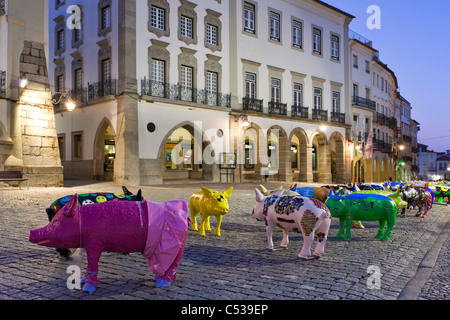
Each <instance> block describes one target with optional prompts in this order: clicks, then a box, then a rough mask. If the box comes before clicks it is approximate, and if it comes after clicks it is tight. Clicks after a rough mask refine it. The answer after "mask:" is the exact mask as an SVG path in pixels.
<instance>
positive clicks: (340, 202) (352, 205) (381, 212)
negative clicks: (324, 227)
mask: <svg viewBox="0 0 450 320" xmlns="http://www.w3.org/2000/svg"><path fill="white" fill-rule="evenodd" d="M325 204H326V206H327V207H328V208H329V209H330V212H331V215H332V216H333V217H336V218H339V231H338V234H337V235H336V238H342V237H343V238H344V239H345V240H350V239H351V226H352V221H354V220H361V221H379V224H380V228H379V231H378V233H377V234H376V236H375V238H377V239H381V240H382V241H387V240H389V238H390V237H391V234H392V229H393V228H394V226H395V221H396V218H397V205H396V204H395V202H394V200H392V199H390V198H388V197H386V196H384V195H378V194H363V193H351V194H348V195H345V196H341V195H335V196H332V197H330V198H328V200H327V201H326V203H325ZM386 223H387V230H386V231H384V229H385V227H386ZM344 228H345V229H344ZM344 230H345V235H344Z"/></svg>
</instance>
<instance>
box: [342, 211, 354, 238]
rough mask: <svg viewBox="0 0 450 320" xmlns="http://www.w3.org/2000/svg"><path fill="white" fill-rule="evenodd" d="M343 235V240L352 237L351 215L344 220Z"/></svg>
mask: <svg viewBox="0 0 450 320" xmlns="http://www.w3.org/2000/svg"><path fill="white" fill-rule="evenodd" d="M344 221H345V236H344V240H350V239H351V238H352V221H353V217H350V218H349V217H347V218H346V219H345V220H344Z"/></svg>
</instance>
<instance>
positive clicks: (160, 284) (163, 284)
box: [155, 278, 171, 288]
mask: <svg viewBox="0 0 450 320" xmlns="http://www.w3.org/2000/svg"><path fill="white" fill-rule="evenodd" d="M170 284H171V282H170V281H165V280H163V279H162V278H160V279H159V280H158V281H157V282H156V284H155V287H157V288H167V287H170Z"/></svg>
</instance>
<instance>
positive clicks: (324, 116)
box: [312, 109, 328, 121]
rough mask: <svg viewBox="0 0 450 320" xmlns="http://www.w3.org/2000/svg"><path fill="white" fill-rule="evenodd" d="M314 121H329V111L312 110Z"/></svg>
mask: <svg viewBox="0 0 450 320" xmlns="http://www.w3.org/2000/svg"><path fill="white" fill-rule="evenodd" d="M312 119H313V120H320V121H328V111H327V110H322V109H312Z"/></svg>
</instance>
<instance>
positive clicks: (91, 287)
mask: <svg viewBox="0 0 450 320" xmlns="http://www.w3.org/2000/svg"><path fill="white" fill-rule="evenodd" d="M96 290H97V286H96V285H93V284H90V283H86V284H85V285H84V287H83V291H84V292H87V293H89V294H93V293H94V292H95V291H96Z"/></svg>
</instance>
